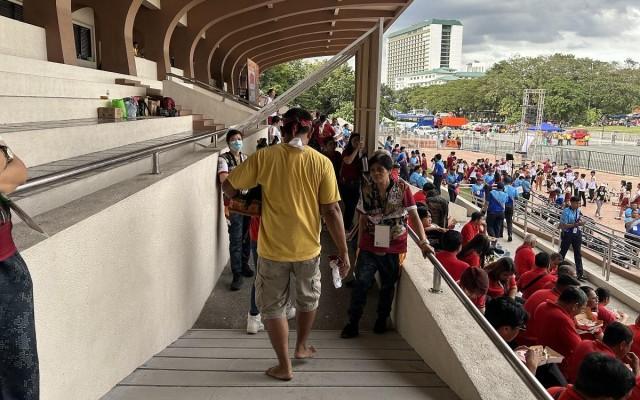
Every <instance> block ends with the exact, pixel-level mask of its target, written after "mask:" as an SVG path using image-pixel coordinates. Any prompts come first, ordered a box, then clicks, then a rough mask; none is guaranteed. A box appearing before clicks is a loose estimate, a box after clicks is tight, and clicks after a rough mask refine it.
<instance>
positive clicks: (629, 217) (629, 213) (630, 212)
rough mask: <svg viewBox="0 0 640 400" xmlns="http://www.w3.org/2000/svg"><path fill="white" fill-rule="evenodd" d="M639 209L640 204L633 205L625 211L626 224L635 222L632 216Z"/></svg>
mask: <svg viewBox="0 0 640 400" xmlns="http://www.w3.org/2000/svg"><path fill="white" fill-rule="evenodd" d="M637 209H638V203H632V204H631V205H630V206H629V207H628V208H627V209H626V210H624V223H625V224H626V223H627V222H631V221H633V218H632V217H631V214H632V213H633V212H634V211H635V210H637Z"/></svg>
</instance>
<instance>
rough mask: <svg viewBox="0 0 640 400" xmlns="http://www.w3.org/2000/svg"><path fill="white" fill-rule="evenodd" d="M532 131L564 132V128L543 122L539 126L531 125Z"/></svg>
mask: <svg viewBox="0 0 640 400" xmlns="http://www.w3.org/2000/svg"><path fill="white" fill-rule="evenodd" d="M529 130H530V131H542V132H562V131H564V129H562V128H560V127H558V126H555V125H554V124H551V123H549V122H543V123H542V124H541V125H540V126H539V127H538V126H536V125H534V126H530V127H529Z"/></svg>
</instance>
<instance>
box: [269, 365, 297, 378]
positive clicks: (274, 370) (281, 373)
mask: <svg viewBox="0 0 640 400" xmlns="http://www.w3.org/2000/svg"><path fill="white" fill-rule="evenodd" d="M265 374H267V375H268V376H270V377H272V378H274V379H278V380H281V381H290V380H291V379H293V372H292V371H291V370H290V369H287V368H282V367H281V366H279V365H276V366H275V367H271V368H269V369H268V370H266V371H265Z"/></svg>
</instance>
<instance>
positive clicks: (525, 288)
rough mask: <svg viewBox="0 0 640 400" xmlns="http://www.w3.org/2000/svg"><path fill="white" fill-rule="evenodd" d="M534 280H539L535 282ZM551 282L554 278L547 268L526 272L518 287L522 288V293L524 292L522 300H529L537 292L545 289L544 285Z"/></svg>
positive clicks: (521, 277)
mask: <svg viewBox="0 0 640 400" xmlns="http://www.w3.org/2000/svg"><path fill="white" fill-rule="evenodd" d="M534 279H537V280H536V281H535V282H534ZM551 280H553V278H552V277H551V274H550V273H549V272H548V271H547V269H546V268H538V267H536V268H534V269H532V270H530V271H528V272H525V273H524V274H522V275H521V276H520V279H519V280H518V287H519V288H520V291H522V298H523V299H525V300H526V299H528V298H529V296H531V295H532V294H534V293H535V292H536V291H538V290H540V289H544V285H545V284H546V283H547V282H550V281H551Z"/></svg>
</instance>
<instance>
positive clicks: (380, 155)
mask: <svg viewBox="0 0 640 400" xmlns="http://www.w3.org/2000/svg"><path fill="white" fill-rule="evenodd" d="M373 164H379V165H380V166H381V167H383V168H384V169H386V170H387V171H391V168H393V160H392V159H391V156H390V155H389V154H387V153H386V152H383V151H377V152H375V153H373V155H372V156H371V158H369V168H371V167H372V166H373Z"/></svg>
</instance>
